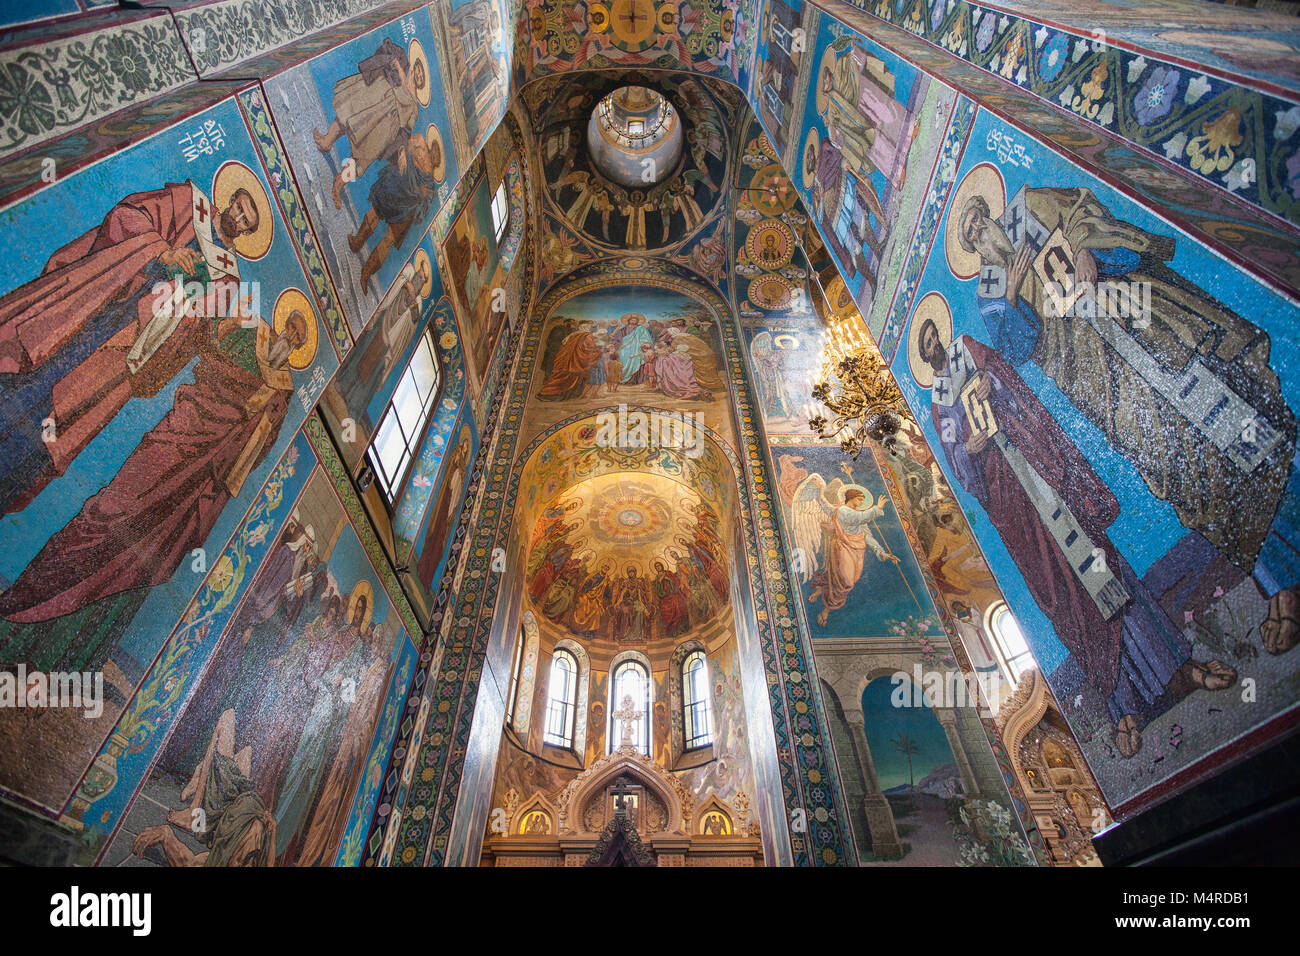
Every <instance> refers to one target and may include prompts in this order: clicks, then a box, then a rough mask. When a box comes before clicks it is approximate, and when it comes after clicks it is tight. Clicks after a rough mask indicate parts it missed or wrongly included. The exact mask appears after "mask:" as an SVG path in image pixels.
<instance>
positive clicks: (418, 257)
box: [411, 249, 433, 299]
mask: <svg viewBox="0 0 1300 956" xmlns="http://www.w3.org/2000/svg"><path fill="white" fill-rule="evenodd" d="M411 265H413V266H415V271H416V272H417V273H418V272H419V271H420V266H421V265H423V266H424V268H425V271H426V272H428V273H429V280H428V281H427V282H425V283H424V285H422V286H420V298H421V299H424V298H425V297H426V296H427V295H428V294H429V292H430V290H432V289H433V263H431V262H430V261H429V253H428V252H427V251H426V250H424V249H419V250H417V251H416V253H415V256H414V258H412V259H411Z"/></svg>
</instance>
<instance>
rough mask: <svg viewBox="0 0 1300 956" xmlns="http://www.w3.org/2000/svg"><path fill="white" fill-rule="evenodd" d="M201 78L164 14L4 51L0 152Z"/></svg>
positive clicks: (0, 77)
mask: <svg viewBox="0 0 1300 956" xmlns="http://www.w3.org/2000/svg"><path fill="white" fill-rule="evenodd" d="M193 80H194V72H193V70H192V69H191V68H190V58H189V56H188V55H187V54H186V52H185V47H184V45H183V44H182V43H181V38H180V35H179V34H178V33H177V32H176V28H175V26H174V25H173V24H172V19H171V17H170V16H168V15H167V14H165V13H162V14H158V15H155V16H149V17H144V18H141V19H137V20H133V21H130V22H128V23H125V24H115V25H113V26H110V27H106V28H104V29H101V30H97V31H94V32H91V33H82V34H78V35H75V36H70V37H64V38H62V39H57V40H51V41H48V42H44V43H37V44H34V45H31V46H26V47H20V48H18V49H13V50H6V51H4V52H2V53H0V156H4V155H7V154H9V153H13V152H15V151H17V150H19V149H25V148H27V147H30V146H33V145H35V144H37V143H41V142H43V141H45V140H47V139H49V138H50V137H52V136H56V135H58V134H59V133H63V132H68V131H70V130H72V129H74V128H76V127H77V126H80V125H82V124H83V123H89V122H91V121H93V120H97V119H99V118H101V117H103V116H107V115H108V114H109V113H115V112H117V111H118V110H120V109H123V108H124V107H127V106H131V105H133V104H135V103H139V102H141V101H143V100H148V99H152V98H153V97H155V96H157V95H158V94H160V93H166V92H168V91H170V90H174V89H176V88H177V87H178V86H181V85H183V84H185V83H189V82H192V81H193Z"/></svg>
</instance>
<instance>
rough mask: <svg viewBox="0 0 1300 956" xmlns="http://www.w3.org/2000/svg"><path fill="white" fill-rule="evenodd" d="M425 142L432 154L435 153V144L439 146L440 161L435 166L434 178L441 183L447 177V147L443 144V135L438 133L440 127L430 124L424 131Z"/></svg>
mask: <svg viewBox="0 0 1300 956" xmlns="http://www.w3.org/2000/svg"><path fill="white" fill-rule="evenodd" d="M424 141H425V142H426V143H428V144H429V152H430V154H432V153H433V144H434V143H437V144H438V161H437V162H436V163H434V164H433V178H434V181H435V182H439V183H440V182H442V181H443V179H444V178H445V177H446V175H447V147H446V146H444V145H443V143H442V133H440V132H438V127H436V126H434V125H433V124H432V123H430V124H429V128H428V129H427V130H425V131H424Z"/></svg>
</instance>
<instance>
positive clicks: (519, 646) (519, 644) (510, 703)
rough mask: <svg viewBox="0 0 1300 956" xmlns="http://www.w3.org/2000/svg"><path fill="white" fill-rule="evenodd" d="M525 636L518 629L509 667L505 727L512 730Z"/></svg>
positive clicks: (517, 698)
mask: <svg viewBox="0 0 1300 956" xmlns="http://www.w3.org/2000/svg"><path fill="white" fill-rule="evenodd" d="M525 637H526V634H525V632H524V629H523V627H522V626H520V628H519V640H518V641H516V642H515V659H514V663H512V664H511V665H510V696H509V697H508V698H507V699H506V726H507V727H509V728H511V729H514V726H515V707H516V706H517V704H518V703H519V675H520V673H521V672H522V671H523V669H524V640H525Z"/></svg>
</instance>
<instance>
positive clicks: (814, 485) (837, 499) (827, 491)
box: [790, 464, 916, 627]
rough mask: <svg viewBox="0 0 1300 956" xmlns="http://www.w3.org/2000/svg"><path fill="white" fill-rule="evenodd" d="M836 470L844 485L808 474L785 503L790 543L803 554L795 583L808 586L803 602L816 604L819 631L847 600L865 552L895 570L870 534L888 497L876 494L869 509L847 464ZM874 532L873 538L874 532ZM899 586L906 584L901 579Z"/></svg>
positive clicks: (866, 497)
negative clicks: (819, 606) (841, 472)
mask: <svg viewBox="0 0 1300 956" xmlns="http://www.w3.org/2000/svg"><path fill="white" fill-rule="evenodd" d="M840 467H841V468H842V469H843V470H844V473H845V475H846V476H847V477H848V478H849V483H847V484H846V483H845V482H844V481H843V480H842V479H840V478H833V479H831V481H830V482H827V481H826V480H825V479H824V478H822V476H821V475H819V474H817V473H816V472H812V473H811V474H809V475H808V476H807V477H806V478H804V479H803V480H802V481H801V482H799V484H798V486H797V487H796V488H795V490H794V496H793V501H792V502H791V504H790V511H791V514H792V516H793V519H794V520H793V521H792V530H793V533H794V544H795V547H796V548H798V549H799V552H800V553H801V554H803V555H804V561H803V562H802V565H801V567H800V568H799V574H800V578H801V581H800V583H802V584H807V583H809V582H810V581H811V583H812V586H813V590H812V593H811V594H809V595H808V603H809V604H814V603H816V602H817V601H821V602H822V609H821V613H819V614H818V615H817V623H818V624H819V625H821V626H822V627H825V626H826V620H827V618H828V617H829V616H830V613H831V611H838V610H839V609H840V608H842V607H844V605H845V603H846V602H847V601H848V598H849V593H850V592H851V591H852V590H853V588H854V586H855V585H856V584H857V583H858V579H859V578H861V577H862V568H863V565H864V563H865V562H866V554H867V551H868V550H870V551H871V553H872V554H874V555H875V556H876V560H878V561H889V562H891V563H892V564H894V566H895V567H897V566H898V556H897V555H894V554H892V553H891V552H890V551H889V549H888V548H887V547H885V546H884V545H883V544H882V543H881V541H880V539H879V538H877V537H876V536H875V535H873V534H872V533H871V532H872V529H873V528H874V522H875V519H877V518H880V517H883V516H884V514H885V505H886V504H888V503H889V495H887V494H882V495H881V496H880V497H879V498H878V499H877V500H876V502H875V504H874V505H872V504H869V502H870V501H871V497H872V496H871V492H870V491H869V490H867V489H866V488H864V487H863V486H862V485H859V484H857V483H855V482H854V481H853V472H852V470H851V469H850V468H849V467H848V465H847V464H841V466H840ZM875 530H876V533H877V534H879V529H875ZM899 574H900V575H901V574H902V569H901V568H899ZM903 583H904V584H907V579H906V577H904V579H903ZM908 591H909V592H910V591H911V586H910V585H909V586H908ZM915 597H916V596H915V595H913V600H915Z"/></svg>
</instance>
